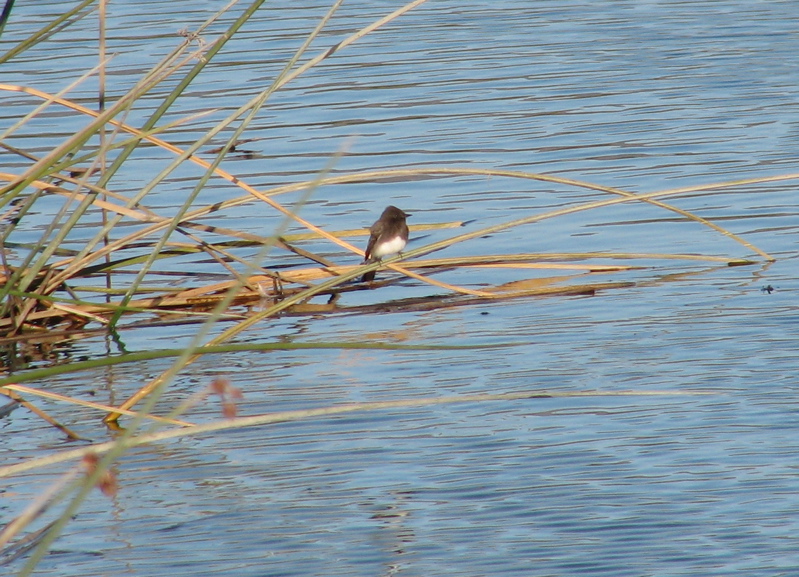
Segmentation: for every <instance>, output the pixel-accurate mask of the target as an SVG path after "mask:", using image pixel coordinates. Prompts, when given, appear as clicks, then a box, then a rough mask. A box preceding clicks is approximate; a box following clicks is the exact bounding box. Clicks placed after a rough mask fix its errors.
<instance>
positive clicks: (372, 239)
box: [364, 221, 383, 261]
mask: <svg viewBox="0 0 799 577" xmlns="http://www.w3.org/2000/svg"><path fill="white" fill-rule="evenodd" d="M369 232H370V233H371V234H370V235H369V242H368V243H367V244H366V250H365V251H364V259H365V260H366V261H368V260H369V259H370V258H372V250H374V248H375V243H376V242H377V239H378V238H380V235H381V233H382V232H383V225H382V224H381V223H380V221H378V222H376V223H374V224H373V225H372V226H370V227H369Z"/></svg>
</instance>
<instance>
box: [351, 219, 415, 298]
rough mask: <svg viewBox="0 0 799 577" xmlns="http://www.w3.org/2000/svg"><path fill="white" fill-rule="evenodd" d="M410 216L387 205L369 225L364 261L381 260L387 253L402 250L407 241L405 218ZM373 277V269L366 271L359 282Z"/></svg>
mask: <svg viewBox="0 0 799 577" xmlns="http://www.w3.org/2000/svg"><path fill="white" fill-rule="evenodd" d="M409 216H411V215H410V214H405V213H404V212H402V211H401V210H400V209H398V208H397V207H396V206H387V207H386V210H384V211H383V214H381V215H380V218H378V219H377V221H375V223H374V224H373V225H372V226H371V227H369V232H370V233H371V235H370V236H369V244H367V245H366V253H365V255H364V256H365V259H364V261H363V262H364V263H368V262H375V261H376V260H381V259H382V258H383V257H384V256H387V255H389V254H396V253H398V252H402V249H403V248H405V245H406V244H407V243H408V225H407V224H406V223H405V219H406V218H407V217H409ZM374 279H375V271H372V272H368V273H366V274H365V275H363V277H362V278H361V282H371V281H373V280H374Z"/></svg>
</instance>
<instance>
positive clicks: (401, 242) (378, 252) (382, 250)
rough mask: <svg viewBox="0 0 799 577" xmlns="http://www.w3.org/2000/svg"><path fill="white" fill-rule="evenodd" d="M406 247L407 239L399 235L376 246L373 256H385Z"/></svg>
mask: <svg viewBox="0 0 799 577" xmlns="http://www.w3.org/2000/svg"><path fill="white" fill-rule="evenodd" d="M403 248H405V239H403V238H402V237H401V236H399V235H397V236H395V237H394V238H393V239H391V240H390V241H388V242H384V243H381V244H379V245H376V246H375V247H374V250H373V252H372V258H376V259H378V258H383V257H384V256H386V255H388V254H396V253H398V252H400V251H401V250H402V249H403Z"/></svg>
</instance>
